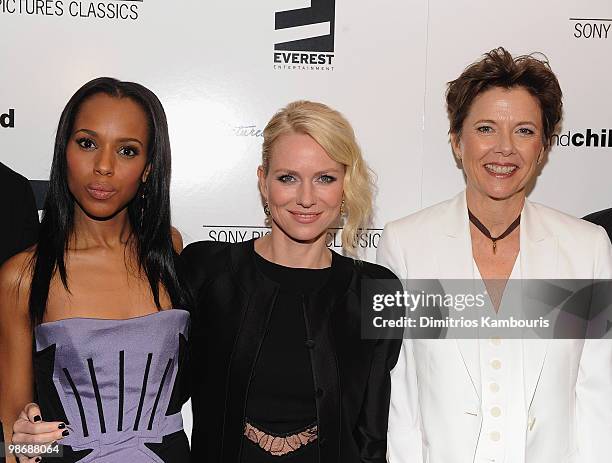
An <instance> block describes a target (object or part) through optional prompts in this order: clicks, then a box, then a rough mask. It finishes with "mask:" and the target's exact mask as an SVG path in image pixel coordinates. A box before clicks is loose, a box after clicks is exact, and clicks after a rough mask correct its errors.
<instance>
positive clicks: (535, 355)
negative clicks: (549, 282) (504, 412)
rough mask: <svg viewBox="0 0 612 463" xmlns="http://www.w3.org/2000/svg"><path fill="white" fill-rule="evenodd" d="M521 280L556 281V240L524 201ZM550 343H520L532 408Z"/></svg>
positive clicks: (526, 385) (529, 401)
mask: <svg viewBox="0 0 612 463" xmlns="http://www.w3.org/2000/svg"><path fill="white" fill-rule="evenodd" d="M520 240H521V277H522V278H523V279H544V278H546V279H554V278H558V277H559V276H558V249H557V239H556V237H555V236H554V235H553V234H552V233H551V232H550V231H549V230H547V229H546V228H545V227H544V221H543V219H542V217H540V215H539V213H538V210H537V208H536V206H534V205H533V204H531V203H530V202H529V201H528V200H527V199H525V206H524V207H523V212H522V216H521V238H520ZM549 342H550V340H548V339H533V340H524V341H523V365H524V373H525V400H526V401H527V404H526V405H527V409H529V408H530V407H531V403H532V401H533V396H534V394H535V391H536V387H537V385H538V381H539V379H540V375H541V373H542V368H543V367H544V360H545V359H546V351H547V349H548V345H549Z"/></svg>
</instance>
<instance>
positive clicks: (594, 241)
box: [378, 48, 612, 463]
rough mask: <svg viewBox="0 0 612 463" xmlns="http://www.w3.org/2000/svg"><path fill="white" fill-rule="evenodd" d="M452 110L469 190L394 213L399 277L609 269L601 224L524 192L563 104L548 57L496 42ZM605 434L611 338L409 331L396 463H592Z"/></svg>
mask: <svg viewBox="0 0 612 463" xmlns="http://www.w3.org/2000/svg"><path fill="white" fill-rule="evenodd" d="M447 108H448V115H449V119H450V131H449V133H450V138H451V145H452V148H453V152H454V154H455V156H456V158H457V160H458V162H459V163H460V165H461V166H462V168H463V172H464V174H465V178H466V189H465V191H462V192H461V193H459V194H458V195H457V196H455V197H454V198H452V199H450V200H448V201H445V202H442V203H440V204H437V205H435V206H432V207H429V208H427V209H424V210H422V211H419V212H417V213H415V214H412V215H410V216H408V217H405V218H403V219H400V220H397V221H395V222H391V223H389V224H387V226H386V227H385V230H384V232H383V236H382V238H381V241H380V243H379V247H378V261H379V262H380V263H381V264H383V265H386V266H387V267H389V268H390V269H392V270H393V271H394V272H395V273H396V275H397V276H398V277H400V278H405V279H411V278H435V279H457V278H464V279H480V278H482V279H484V280H485V282H486V281H489V282H490V281H492V280H495V279H497V280H507V279H509V278H523V279H524V278H529V279H542V278H546V279H591V278H595V279H607V278H611V277H612V247H611V245H610V242H609V240H608V237H607V235H606V233H605V232H604V230H603V229H602V228H601V227H598V226H595V225H592V224H590V223H587V222H585V221H583V220H580V219H577V218H574V217H571V216H569V215H566V214H564V213H561V212H558V211H555V210H553V209H550V208H548V207H545V206H542V205H539V204H535V203H531V202H530V201H528V200H527V199H526V189H527V188H528V187H529V185H530V183H531V182H532V181H533V180H534V179H535V177H536V173H537V171H538V164H540V162H541V161H542V157H543V156H544V155H545V153H546V152H547V150H548V148H549V140H550V137H551V135H552V134H553V132H554V130H555V128H556V126H557V124H558V122H559V120H560V118H561V114H562V103H561V89H560V87H559V84H558V82H557V79H556V77H555V75H554V74H553V72H552V71H551V70H550V68H549V66H548V63H546V62H544V61H542V60H539V59H536V58H535V57H533V56H523V57H518V58H513V57H512V56H511V55H510V54H509V53H508V52H507V51H506V50H504V49H503V48H498V49H495V50H492V51H491V52H489V53H487V54H486V55H485V56H484V58H483V59H482V60H481V61H478V62H476V63H474V64H472V65H471V66H469V67H468V68H467V69H466V70H465V71H464V72H463V73H462V74H461V76H460V77H459V78H458V79H456V80H454V81H452V82H450V83H449V86H448V91H447ZM468 211H469V212H468ZM498 302H499V301H498ZM502 308H503V307H502ZM491 310H493V309H491ZM611 440H612V341H610V340H606V339H597V340H595V339H587V340H584V339H555V340H546V339H530V340H521V339H499V338H493V339H438V340H425V339H405V340H404V341H403V346H402V352H401V354H400V359H399V361H398V364H397V366H396V367H395V369H394V370H393V372H392V390H391V409H390V416H389V439H388V460H389V462H390V463H417V462H428V463H469V462H478V463H480V462H489V463H491V462H494V463H504V462H505V463H520V462H534V463H566V462H567V463H569V462H572V463H578V462H580V463H587V462H588V463H595V462H604V461H612V446H610V441H611Z"/></svg>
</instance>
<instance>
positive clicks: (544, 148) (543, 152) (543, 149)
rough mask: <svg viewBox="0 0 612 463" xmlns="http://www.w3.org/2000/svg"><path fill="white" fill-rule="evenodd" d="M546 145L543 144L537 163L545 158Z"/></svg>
mask: <svg viewBox="0 0 612 463" xmlns="http://www.w3.org/2000/svg"><path fill="white" fill-rule="evenodd" d="M546 151H547V150H546V147H544V146H542V149H541V150H540V154H538V159H537V160H536V164H540V163H541V162H542V160H543V159H544V155H545V154H546Z"/></svg>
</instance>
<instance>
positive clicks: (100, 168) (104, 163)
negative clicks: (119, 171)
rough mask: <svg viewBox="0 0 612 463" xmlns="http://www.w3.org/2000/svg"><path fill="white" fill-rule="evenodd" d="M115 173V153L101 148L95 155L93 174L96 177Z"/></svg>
mask: <svg viewBox="0 0 612 463" xmlns="http://www.w3.org/2000/svg"><path fill="white" fill-rule="evenodd" d="M114 171H115V153H114V152H113V150H112V149H110V148H102V149H100V150H99V151H98V152H97V153H96V157H95V161H94V172H95V173H96V174H98V175H104V176H110V175H113V173H114Z"/></svg>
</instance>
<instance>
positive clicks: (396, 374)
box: [376, 223, 424, 463]
mask: <svg viewBox="0 0 612 463" xmlns="http://www.w3.org/2000/svg"><path fill="white" fill-rule="evenodd" d="M376 257H377V262H378V263H379V264H381V265H384V266H386V267H388V268H389V269H390V270H392V271H393V272H394V273H395V274H396V275H398V276H399V277H400V278H406V277H407V273H408V272H407V269H406V265H405V262H404V260H403V258H402V254H401V247H400V244H399V241H398V239H397V236H396V234H395V229H394V228H393V224H392V223H391V224H388V225H387V226H386V227H385V230H384V231H383V234H382V237H381V239H380V242H379V244H378V251H377V255H376ZM387 436H388V437H387V460H388V461H389V462H390V463H417V462H421V461H424V460H423V444H422V442H423V437H422V430H421V415H420V409H419V393H418V382H417V372H416V363H415V359H414V353H413V342H412V340H411V339H404V340H403V342H402V348H401V351H400V354H399V359H398V361H397V364H396V365H395V367H394V368H393V370H392V371H391V399H390V408H389V430H388V435H387Z"/></svg>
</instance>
